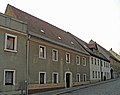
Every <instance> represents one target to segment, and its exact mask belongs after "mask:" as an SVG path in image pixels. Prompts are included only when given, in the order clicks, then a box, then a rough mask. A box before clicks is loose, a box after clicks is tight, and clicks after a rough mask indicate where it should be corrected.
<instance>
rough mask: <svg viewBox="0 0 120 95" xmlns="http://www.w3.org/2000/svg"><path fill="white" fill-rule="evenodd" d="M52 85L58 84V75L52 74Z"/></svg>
mask: <svg viewBox="0 0 120 95" xmlns="http://www.w3.org/2000/svg"><path fill="white" fill-rule="evenodd" d="M52 83H58V73H56V72H53V73H52Z"/></svg>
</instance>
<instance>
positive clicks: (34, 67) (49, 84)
mask: <svg viewBox="0 0 120 95" xmlns="http://www.w3.org/2000/svg"><path fill="white" fill-rule="evenodd" d="M5 14H6V15H9V16H11V17H14V18H15V19H18V20H21V21H24V22H26V23H27V25H28V30H27V32H28V35H29V89H31V90H32V89H45V88H47V89H48V88H49V89H51V88H62V87H67V88H68V87H72V86H76V85H81V84H85V83H89V81H90V73H89V72H90V68H89V67H90V65H89V53H88V52H86V50H85V49H84V48H83V47H82V46H81V45H80V43H79V42H78V41H76V40H75V39H74V38H73V37H72V36H71V35H70V33H68V32H66V31H64V30H62V29H60V28H58V27H56V26H53V25H51V24H49V23H47V22H45V21H43V20H41V19H39V18H36V17H34V16H32V15H30V14H28V13H26V12H23V11H21V10H19V9H17V8H15V7H13V6H11V5H8V6H7V9H6V12H5Z"/></svg>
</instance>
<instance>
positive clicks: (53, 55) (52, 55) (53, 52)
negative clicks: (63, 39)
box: [52, 49, 58, 61]
mask: <svg viewBox="0 0 120 95" xmlns="http://www.w3.org/2000/svg"><path fill="white" fill-rule="evenodd" d="M54 51H56V60H55V58H54V54H53V53H54ZM52 60H53V61H58V50H57V49H52Z"/></svg>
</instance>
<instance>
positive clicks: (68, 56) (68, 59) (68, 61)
mask: <svg viewBox="0 0 120 95" xmlns="http://www.w3.org/2000/svg"><path fill="white" fill-rule="evenodd" d="M66 63H70V53H66Z"/></svg>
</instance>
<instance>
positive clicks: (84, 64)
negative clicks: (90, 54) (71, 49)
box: [82, 57, 87, 66]
mask: <svg viewBox="0 0 120 95" xmlns="http://www.w3.org/2000/svg"><path fill="white" fill-rule="evenodd" d="M83 59H84V60H85V61H84V60H83ZM86 61H87V60H86V58H85V57H82V64H83V66H86V63H87V62H86ZM84 62H85V63H84Z"/></svg>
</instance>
